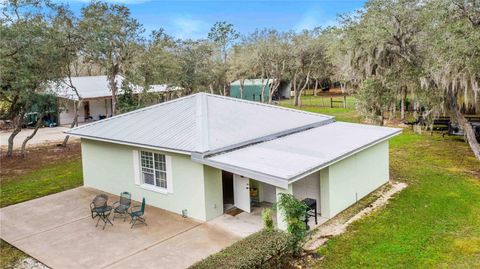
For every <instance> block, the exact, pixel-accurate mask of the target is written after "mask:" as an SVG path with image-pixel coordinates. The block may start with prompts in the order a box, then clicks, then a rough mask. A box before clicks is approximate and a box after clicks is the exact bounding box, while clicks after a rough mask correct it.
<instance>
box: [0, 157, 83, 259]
mask: <svg viewBox="0 0 480 269" xmlns="http://www.w3.org/2000/svg"><path fill="white" fill-rule="evenodd" d="M48 153H49V154H52V153H51V152H49V151H45V152H43V151H42V152H39V153H37V152H36V153H35V156H43V155H48ZM57 155H60V156H62V158H58V159H55V160H53V161H52V160H48V161H45V160H44V161H43V162H44V164H45V166H44V167H40V168H39V167H38V166H37V165H31V166H30V165H29V162H31V161H35V160H32V159H31V158H28V159H23V158H20V157H17V158H16V159H15V160H10V161H14V162H15V165H16V166H17V167H25V170H26V171H25V172H24V173H22V174H21V175H14V172H15V171H8V170H15V169H12V167H11V166H10V167H8V166H3V165H2V170H4V171H2V173H3V174H4V175H2V179H1V182H0V207H5V206H9V205H13V204H16V203H21V202H24V201H28V200H31V199H35V198H38V197H42V196H45V195H49V194H53V193H57V192H61V191H64V190H68V189H72V188H75V187H78V186H81V185H83V177H82V164H81V158H80V156H79V153H76V152H71V153H68V156H65V154H61V153H60V154H59V153H57ZM37 158H38V157H37ZM38 161H40V160H37V162H38ZM3 162H6V160H3ZM29 167H34V169H29ZM9 168H10V169H9ZM9 172H10V173H9ZM25 257H26V255H25V254H24V253H23V252H21V251H19V250H18V249H16V248H14V247H12V246H11V245H9V244H8V243H6V242H4V241H3V240H0V268H11V267H13V266H14V265H15V262H16V261H19V260H21V259H22V258H25Z"/></svg>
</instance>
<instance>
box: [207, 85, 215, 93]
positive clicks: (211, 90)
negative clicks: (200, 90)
mask: <svg viewBox="0 0 480 269" xmlns="http://www.w3.org/2000/svg"><path fill="white" fill-rule="evenodd" d="M208 88H209V89H210V93H211V94H214V92H213V85H212V84H208Z"/></svg>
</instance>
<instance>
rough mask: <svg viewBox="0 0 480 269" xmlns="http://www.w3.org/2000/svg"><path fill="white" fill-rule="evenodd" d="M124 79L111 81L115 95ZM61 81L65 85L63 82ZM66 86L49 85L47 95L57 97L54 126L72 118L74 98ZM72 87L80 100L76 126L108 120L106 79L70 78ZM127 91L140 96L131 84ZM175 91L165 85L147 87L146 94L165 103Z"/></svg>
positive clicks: (109, 97) (109, 96)
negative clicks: (161, 97)
mask: <svg viewBox="0 0 480 269" xmlns="http://www.w3.org/2000/svg"><path fill="white" fill-rule="evenodd" d="M124 79H125V78H124V77H122V76H120V75H118V76H117V77H116V79H115V82H116V84H117V89H118V94H121V92H120V89H121V87H122V83H123V81H124ZM65 80H66V82H68V81H67V79H65ZM68 84H69V83H52V84H50V85H49V89H48V91H50V92H53V93H54V94H55V95H57V96H58V100H59V102H58V105H59V109H58V111H59V112H58V119H57V124H71V123H72V122H73V120H74V118H75V110H76V108H77V102H78V96H77V95H76V93H75V92H74V90H73V89H72V88H71V87H70V86H68ZM72 84H73V86H75V88H76V90H77V91H78V93H79V95H80V96H81V97H82V99H83V101H82V104H81V108H80V111H79V113H78V116H79V117H78V122H88V121H96V120H101V119H104V118H106V117H111V116H112V92H111V91H110V85H109V82H108V78H107V76H84V77H72ZM130 88H131V89H132V90H133V94H134V95H137V94H139V93H141V92H143V87H140V86H138V85H133V84H131V85H130ZM179 91H180V88H178V87H175V88H172V87H168V86H167V85H151V86H150V89H149V92H156V93H162V95H163V96H164V99H166V100H169V99H172V98H174V97H175V96H176V95H177V94H178V92H179ZM159 101H160V100H159Z"/></svg>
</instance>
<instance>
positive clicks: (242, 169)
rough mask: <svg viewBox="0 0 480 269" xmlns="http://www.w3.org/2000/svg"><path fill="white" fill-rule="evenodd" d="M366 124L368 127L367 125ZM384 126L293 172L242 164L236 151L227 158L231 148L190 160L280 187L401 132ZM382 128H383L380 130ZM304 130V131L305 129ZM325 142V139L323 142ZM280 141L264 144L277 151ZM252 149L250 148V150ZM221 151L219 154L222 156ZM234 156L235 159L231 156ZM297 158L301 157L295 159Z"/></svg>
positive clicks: (299, 137)
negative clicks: (351, 145) (361, 140)
mask: <svg viewBox="0 0 480 269" xmlns="http://www.w3.org/2000/svg"><path fill="white" fill-rule="evenodd" d="M322 128H324V127H319V129H322ZM367 128H368V127H367ZM384 129H389V130H387V131H386V132H384V133H382V136H379V137H377V138H376V139H372V140H369V141H368V142H366V143H363V144H361V145H358V146H356V147H354V148H351V149H350V150H348V151H345V152H342V153H341V154H338V155H332V156H331V158H330V157H329V159H322V160H321V161H318V162H316V163H314V164H313V165H310V164H309V165H305V166H301V165H300V166H299V167H296V169H295V170H297V171H296V172H295V173H294V174H281V173H276V174H272V173H267V172H265V171H267V170H265V169H263V170H262V169H255V165H251V164H252V163H250V165H249V164H246V163H244V162H242V161H238V160H239V159H238V158H245V155H243V156H242V155H238V156H235V155H231V154H230V155H231V157H232V158H233V159H229V158H228V156H229V153H232V154H235V150H233V151H231V152H226V153H223V154H218V155H214V156H203V155H201V154H192V160H193V161H196V162H199V163H202V164H205V165H208V166H212V167H215V168H218V169H222V170H225V171H228V172H231V173H235V174H239V175H241V176H245V177H249V178H252V179H254V180H258V181H260V182H264V183H267V184H270V185H274V186H276V187H280V188H284V189H286V188H288V185H289V184H291V183H293V182H295V181H298V180H301V179H302V178H305V177H306V176H308V175H310V174H313V173H316V172H318V171H320V170H321V169H324V168H326V167H328V166H331V165H333V164H335V163H337V162H339V161H342V160H343V159H346V158H348V157H350V156H352V155H355V154H356V153H359V152H361V151H363V150H365V149H367V148H370V147H372V146H375V145H377V144H380V143H382V142H384V141H387V140H388V139H390V138H392V137H394V136H396V135H398V134H400V133H401V132H402V130H401V129H396V128H384ZM384 131H385V130H384ZM306 132H308V131H306ZM302 133H304V132H300V133H297V134H295V135H296V136H298V137H297V138H296V139H299V141H302ZM352 136H353V137H355V134H353V135H352ZM291 142H292V141H291V140H290V141H288V142H287V141H285V143H291ZM265 143H268V142H265ZM327 143H328V142H327ZM264 146H265V145H264V143H259V144H254V145H250V146H248V147H246V148H244V149H245V150H246V152H247V154H250V153H253V152H255V148H260V150H261V148H262V147H264ZM282 147H283V144H282V143H280V144H269V145H268V148H269V149H273V152H275V151H277V150H278V152H281V151H282V150H283V148H282ZM252 149H253V150H252ZM239 150H242V149H239ZM222 155H223V156H222ZM216 156H222V158H215V157H216ZM292 156H293V158H291V159H292V160H294V161H293V162H295V161H296V160H295V155H292ZM235 158H236V159H237V160H235ZM257 158H261V159H262V160H263V161H266V162H267V163H268V162H269V161H271V162H275V160H273V159H272V160H270V159H265V156H252V157H251V159H252V160H254V162H255V161H256V159H257ZM298 161H300V162H301V160H298Z"/></svg>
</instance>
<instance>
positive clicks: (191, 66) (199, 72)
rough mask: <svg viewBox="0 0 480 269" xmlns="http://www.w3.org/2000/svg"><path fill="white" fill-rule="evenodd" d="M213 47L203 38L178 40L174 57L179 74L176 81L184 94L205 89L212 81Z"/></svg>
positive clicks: (207, 88)
mask: <svg viewBox="0 0 480 269" xmlns="http://www.w3.org/2000/svg"><path fill="white" fill-rule="evenodd" d="M212 55H213V47H212V44H211V43H210V42H207V41H205V40H197V41H193V40H183V41H179V42H178V45H177V49H176V57H177V60H178V64H179V74H178V75H177V77H176V82H177V84H178V85H179V86H181V87H182V88H183V90H184V93H185V94H186V95H188V94H191V93H193V92H194V91H197V92H198V91H207V90H209V85H211V83H212V77H213V76H214V75H213V74H212V69H213V68H214V66H215V63H214V62H212Z"/></svg>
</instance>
